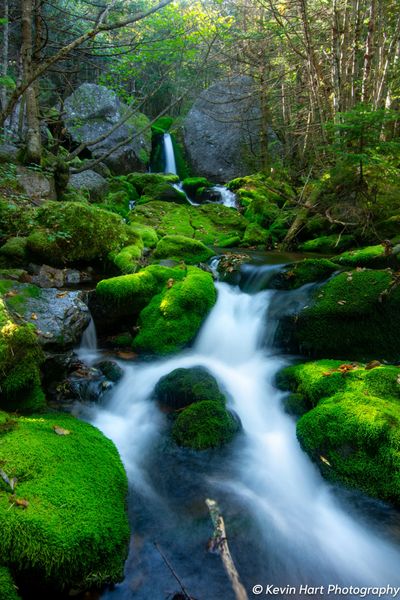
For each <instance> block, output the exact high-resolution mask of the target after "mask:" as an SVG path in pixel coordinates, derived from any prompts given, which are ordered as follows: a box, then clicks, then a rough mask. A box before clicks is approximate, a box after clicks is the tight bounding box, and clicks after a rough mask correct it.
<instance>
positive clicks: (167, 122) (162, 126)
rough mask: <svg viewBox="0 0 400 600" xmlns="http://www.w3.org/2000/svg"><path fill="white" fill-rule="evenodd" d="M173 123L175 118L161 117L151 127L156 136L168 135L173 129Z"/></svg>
mask: <svg viewBox="0 0 400 600" xmlns="http://www.w3.org/2000/svg"><path fill="white" fill-rule="evenodd" d="M173 122H174V119H173V117H169V116H167V115H164V116H163V117H159V118H158V119H156V121H155V122H154V123H153V125H152V126H151V131H152V133H153V134H155V135H158V134H161V135H162V134H164V133H167V131H169V130H170V129H171V127H172V123H173Z"/></svg>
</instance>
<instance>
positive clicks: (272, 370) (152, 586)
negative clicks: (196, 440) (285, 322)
mask: <svg viewBox="0 0 400 600" xmlns="http://www.w3.org/2000/svg"><path fill="white" fill-rule="evenodd" d="M261 271H262V270H261ZM262 276H263V277H265V274H264V273H263V275H262ZM217 288H218V300H217V303H216V305H215V307H214V309H213V310H212V312H211V314H210V315H209V317H208V319H207V321H206V322H205V324H204V326H203V328H202V330H201V332H200V335H199V337H198V339H197V342H196V344H195V346H194V348H193V349H192V350H190V351H186V352H183V353H182V354H180V355H179V356H175V357H173V358H170V359H164V360H156V361H154V362H152V363H142V364H134V365H129V366H126V367H125V377H124V379H123V381H122V382H121V383H120V384H119V386H117V388H116V390H115V393H114V397H113V399H112V401H111V402H110V403H109V405H108V407H106V408H96V409H94V413H93V415H92V417H91V420H92V422H93V423H94V424H95V425H96V426H97V427H99V428H100V429H102V430H103V431H104V433H105V434H106V435H107V436H109V437H110V438H111V439H113V440H114V442H115V443H116V445H117V447H118V448H119V450H120V452H121V456H122V458H123V460H124V463H125V465H126V468H127V472H128V477H129V480H130V486H131V503H130V507H131V518H132V528H133V532H134V534H133V540H132V544H131V552H130V557H129V559H128V561H127V565H126V579H125V581H124V582H123V583H122V584H121V585H118V586H117V587H116V588H115V590H113V591H109V592H106V594H105V595H104V597H105V598H110V599H117V598H118V599H122V598H123V599H125V598H126V599H127V598H132V597H135V598H136V599H138V600H149V599H150V598H151V600H164V598H166V597H167V596H168V594H170V593H171V590H172V591H173V590H174V589H176V586H175V585H174V583H173V579H172V577H171V575H170V573H169V572H168V571H167V570H166V569H165V565H164V564H163V562H162V560H161V558H160V556H159V555H158V553H157V552H156V551H155V549H154V547H153V541H157V542H159V543H160V545H161V546H162V547H163V548H164V550H166V551H167V553H168V556H169V558H170V560H171V561H172V563H173V565H174V568H175V569H176V571H177V572H178V573H179V575H180V577H182V579H183V581H184V582H185V586H186V588H187V589H188V590H189V591H190V594H191V595H193V597H195V598H197V600H231V599H232V598H233V593H232V591H231V589H230V586H229V583H228V581H227V579H226V578H225V575H224V573H223V570H222V567H221V564H220V562H219V559H218V557H215V556H211V555H209V554H208V553H206V551H205V549H204V544H205V542H206V539H207V536H209V535H210V533H211V529H212V528H211V524H210V521H209V517H208V514H207V511H206V508H205V505H204V500H205V498H206V497H213V498H215V499H216V500H218V501H219V503H220V505H221V508H222V510H223V513H224V516H225V520H226V524H227V531H228V536H229V540H230V544H231V548H232V552H233V555H234V558H235V560H236V563H237V566H238V569H239V572H240V575H241V578H242V580H243V582H244V584H245V587H246V588H247V590H248V594H249V597H254V596H253V595H252V592H251V590H252V587H253V586H254V585H255V584H260V585H262V586H264V595H265V586H267V585H268V584H273V585H280V586H286V585H292V586H296V587H295V590H296V591H295V592H291V593H290V595H291V596H295V597H296V596H297V597H300V596H301V594H300V592H299V586H300V585H301V584H308V585H313V586H321V585H325V586H327V585H342V586H343V585H353V586H357V585H360V586H375V585H377V586H378V585H379V586H387V585H392V586H393V585H397V586H399V585H400V572H399V570H398V565H399V564H400V550H399V547H398V545H397V542H396V541H394V540H393V539H391V538H390V539H389V537H387V536H389V532H388V531H386V529H385V528H384V527H383V525H382V523H380V524H379V525H380V531H378V526H377V523H375V522H374V519H373V512H374V511H375V512H377V513H378V514H379V519H380V520H383V517H385V515H386V516H387V513H389V512H390V511H389V509H388V508H387V507H385V506H384V505H381V504H380V503H376V502H374V501H372V500H368V499H365V498H363V497H362V496H361V495H360V494H357V492H349V491H346V493H345V492H344V491H343V490H340V488H334V487H332V486H330V485H328V484H327V483H326V482H325V481H324V480H323V479H322V478H321V476H320V474H319V472H318V470H317V469H316V467H315V466H314V465H313V464H312V463H311V462H310V460H309V459H308V458H307V456H306V455H305V454H304V453H303V452H302V450H301V449H300V447H299V444H298V442H297V440H296V433H295V423H294V421H293V420H292V418H291V417H289V416H288V415H286V414H285V413H284V411H283V409H282V403H281V400H282V396H283V395H282V393H281V392H278V391H277V390H276V389H275V388H274V386H273V381H274V377H275V374H276V372H277V371H278V370H279V369H280V368H281V367H282V366H283V365H284V364H285V360H284V359H283V358H281V357H279V356H277V355H275V354H274V353H273V350H272V349H271V348H270V349H267V350H266V349H265V347H264V348H263V345H265V344H263V341H265V336H266V334H268V333H269V334H270V333H271V332H268V329H270V328H271V327H272V326H273V324H272V325H271V322H268V318H267V313H268V306H269V305H270V303H271V300H272V299H273V295H274V293H273V292H272V291H261V292H257V293H254V294H248V293H245V292H242V291H240V289H239V288H236V287H230V286H228V285H227V284H223V283H218V284H217ZM296 293H297V291H295V292H287V294H296ZM266 330H267V331H266ZM267 337H268V339H269V338H271V337H273V336H271V335H268V336H267ZM197 365H203V366H204V367H206V368H207V369H209V371H210V372H211V373H212V374H213V375H214V376H215V377H216V379H217V380H218V382H219V384H220V385H221V387H222V388H223V389H224V390H225V392H226V394H227V397H228V398H229V399H230V400H229V401H230V403H231V406H232V408H233V409H234V410H235V411H236V413H237V414H238V415H239V417H240V419H241V421H242V424H243V434H242V435H240V436H239V437H238V438H237V439H236V440H235V442H233V443H232V444H231V445H230V446H228V447H226V448H224V449H221V450H215V451H209V452H203V453H195V452H189V451H187V450H183V449H179V448H176V447H174V445H173V444H171V443H168V442H166V441H165V437H164V435H163V434H164V430H165V427H166V423H167V418H166V417H165V415H163V414H161V412H160V411H159V410H158V408H157V406H156V404H155V403H154V401H152V400H151V394H152V391H153V389H154V386H155V385H156V383H157V381H158V380H159V379H160V378H161V377H162V376H164V375H166V374H167V373H169V372H170V371H172V370H174V369H176V368H178V367H184V368H185V367H192V366H197ZM356 504H357V506H356ZM371 507H372V508H371ZM390 518H391V517H390ZM392 533H393V532H390V534H391V535H392ZM146 574H147V576H146ZM132 593H133V596H132ZM323 595H324V594H323V593H318V591H317V592H316V593H314V597H316V598H320V597H322V596H323ZM325 595H326V594H325ZM330 596H331V597H332V598H340V597H341V593H340V592H338V593H337V594H336V593H331V594H330ZM367 596H368V594H367ZM279 597H280V598H282V597H285V594H284V593H282V594H281V595H280V596H279ZM349 597H350V596H349ZM388 597H390V594H389V596H388Z"/></svg>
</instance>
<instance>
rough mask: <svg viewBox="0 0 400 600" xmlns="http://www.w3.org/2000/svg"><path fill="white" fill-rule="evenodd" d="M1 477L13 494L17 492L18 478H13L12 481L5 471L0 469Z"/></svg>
mask: <svg viewBox="0 0 400 600" xmlns="http://www.w3.org/2000/svg"><path fill="white" fill-rule="evenodd" d="M0 477H1V478H2V480H3V481H4V482H5V483H6V484H7V485H8V486H10V488H11V491H12V492H13V491H14V490H15V486H16V485H17V478H16V477H12V478H11V479H10V478H9V476H8V475H7V473H5V472H4V471H3V469H0Z"/></svg>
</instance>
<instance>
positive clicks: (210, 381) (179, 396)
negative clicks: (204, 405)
mask: <svg viewBox="0 0 400 600" xmlns="http://www.w3.org/2000/svg"><path fill="white" fill-rule="evenodd" d="M154 397H155V398H156V400H157V401H158V402H159V403H160V404H161V406H163V407H165V408H166V409H169V410H179V409H181V408H185V407H186V406H189V404H193V403H194V402H202V401H203V400H212V401H215V402H221V403H223V404H224V403H225V397H224V395H223V394H222V393H221V391H220V389H219V387H218V383H217V382H216V380H215V378H214V377H213V376H212V375H211V373H209V371H207V369H205V368H204V367H191V368H190V369H175V370H174V371H171V373H168V375H165V376H164V377H162V378H161V379H160V380H159V382H158V383H157V385H156V387H155V388H154Z"/></svg>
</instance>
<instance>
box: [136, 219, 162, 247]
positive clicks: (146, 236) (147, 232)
mask: <svg viewBox="0 0 400 600" xmlns="http://www.w3.org/2000/svg"><path fill="white" fill-rule="evenodd" d="M130 229H131V230H132V231H133V232H135V233H137V234H138V235H139V236H140V237H141V238H142V241H143V245H144V247H145V248H155V247H156V246H157V244H158V235H157V232H156V230H155V229H154V228H153V227H149V226H148V225H139V224H132V225H130Z"/></svg>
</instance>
